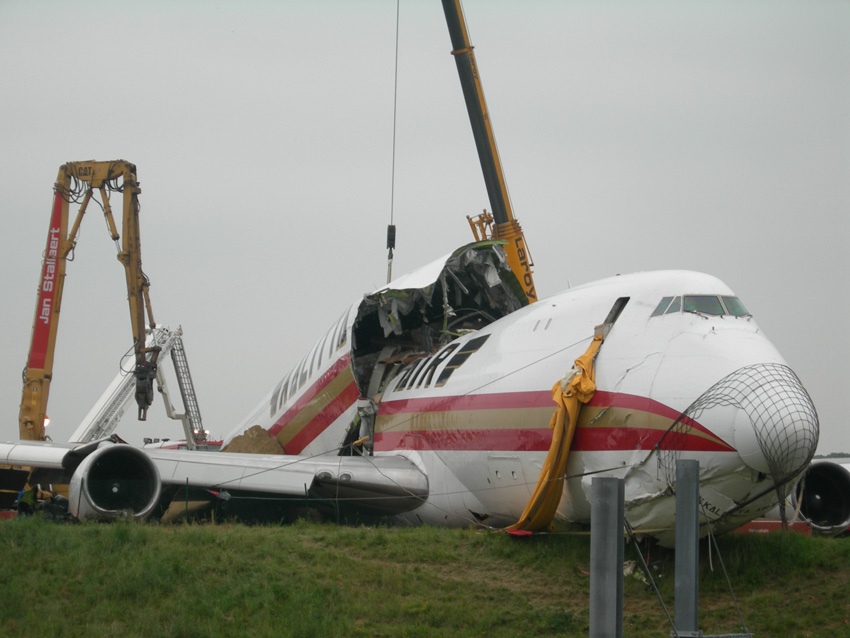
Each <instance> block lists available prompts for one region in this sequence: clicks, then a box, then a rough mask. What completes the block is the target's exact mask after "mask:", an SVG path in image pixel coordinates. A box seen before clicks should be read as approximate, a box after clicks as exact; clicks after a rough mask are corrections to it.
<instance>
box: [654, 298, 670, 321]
mask: <svg viewBox="0 0 850 638" xmlns="http://www.w3.org/2000/svg"><path fill="white" fill-rule="evenodd" d="M671 301H673V297H664V299H662V300H661V303H659V304H658V306H657V307H656V308H655V310H653V311H652V314H651V315H650V317H657V316H658V315H663V314H664V311H665V310H667V306H669V305H670V302H671Z"/></svg>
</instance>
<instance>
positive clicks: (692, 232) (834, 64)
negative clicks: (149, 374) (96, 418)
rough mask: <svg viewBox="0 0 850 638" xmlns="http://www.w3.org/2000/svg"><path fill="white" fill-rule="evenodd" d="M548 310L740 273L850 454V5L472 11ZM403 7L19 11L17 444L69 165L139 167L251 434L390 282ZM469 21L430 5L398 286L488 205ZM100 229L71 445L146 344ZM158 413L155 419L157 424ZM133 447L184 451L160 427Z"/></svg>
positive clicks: (6, 23)
mask: <svg viewBox="0 0 850 638" xmlns="http://www.w3.org/2000/svg"><path fill="white" fill-rule="evenodd" d="M464 7H465V11H466V18H467V22H468V25H469V30H470V36H471V40H472V43H473V44H474V45H475V47H476V48H475V52H476V57H477V60H478V64H479V68H480V70H481V74H482V79H483V83H484V88H485V91H486V96H487V101H488V105H489V108H490V111H491V115H492V119H493V122H494V127H495V132H496V137H497V140H498V143H499V148H500V152H501V155H502V160H503V164H504V167H505V173H506V176H507V180H508V184H509V186H510V189H511V196H512V201H513V206H514V211H515V214H516V216H517V217H518V219H519V220H520V221H521V222H522V224H523V227H524V229H525V233H526V238H527V241H528V244H529V246H530V248H531V251H532V255H533V257H534V260H535V265H536V272H535V277H536V283H537V289H538V291H539V292H540V293H541V295H542V296H547V295H550V294H554V293H556V292H559V291H561V290H563V289H565V288H566V287H568V286H569V285H577V284H579V283H586V282H589V281H592V280H594V279H599V278H602V277H606V276H609V275H613V274H616V273H626V272H633V271H639V270H654V269H666V268H682V269H692V270H698V271H703V272H708V273H711V274H714V275H716V276H718V277H719V278H721V279H722V280H723V281H725V282H726V283H727V284H728V285H729V286H730V287H731V288H732V289H733V290H734V291H735V292H736V293H737V294H738V295H739V296H740V297H741V299H742V300H743V301H744V303H745V304H746V305H747V307H748V308H749V310H750V311H751V312H752V313H753V314H754V315H755V319H756V321H757V322H758V324H759V325H760V326H761V328H762V329H763V330H764V331H765V333H766V334H767V335H768V336H769V337H770V338H771V340H772V341H773V343H774V344H775V345H776V346H777V347H778V349H779V350H780V351H781V352H782V353H783V355H784V357H785V358H786V360H787V361H788V362H789V364H790V365H791V366H792V367H793V368H794V369H795V371H796V372H797V374H798V375H799V376H800V378H801V379H802V381H803V383H804V385H805V386H806V388H807V389H808V390H809V392H810V394H811V395H812V397H813V399H814V401H815V404H816V406H817V409H818V413H819V415H820V420H821V440H820V446H819V452H821V453H828V452H833V451H844V452H848V451H850V428H848V425H847V416H846V415H847V410H846V408H845V406H844V403H843V401H844V399H845V398H846V397H845V396H844V395H845V393H846V392H847V389H848V387H850V372H848V361H850V337H848V325H847V324H848V318H850V303H849V302H848V292H850V291H849V290H848V283H847V281H848V275H850V257H848V254H850V250H848V249H850V214H848V213H850V211H848V204H850V3H847V2H839V1H835V2H830V1H824V2H819V1H812V0H809V1H805V2H782V1H776V0H770V1H737V0H736V1H733V2H722V1H716V0H713V1H711V2H687V1H681V0H680V1H676V2H672V1H671V2H638V1H629V2H625V1H623V2H604V1H598V0H594V1H592V2H591V1H585V2H580V1H561V2H555V1H551V2H533V1H525V0H524V1H523V2H501V1H494V0H466V2H465V3H464ZM395 40H396V3H395V2H394V0H373V1H369V2H365V1H360V2H356V1H348V2H342V1H336V2H335V1H330V0H326V1H317V0H312V1H307V0H304V1H298V2H296V1H290V2H284V1H274V2H271V1H269V2H260V1H252V0H239V1H238V2H235V1H234V2H223V1H219V2H216V1H204V2H201V1H197V2H188V1H184V2H180V1H169V2H122V1H117V0H112V1H110V2H93V1H90V2H85V1H81V0H77V1H75V2H45V1H41V2H40V1H32V0H27V1H21V0H2V1H0V60H2V64H1V65H0V87H2V88H0V100H1V101H0V168H2V170H0V215H2V222H3V227H2V231H0V260H2V261H0V263H2V268H0V300H2V301H0V326H2V332H0V408H2V414H4V415H5V418H4V419H2V421H0V422H2V424H3V425H2V432H3V434H2V435H0V439H3V438H6V439H13V438H17V419H18V405H19V403H20V393H21V381H20V379H21V370H22V368H23V366H24V363H25V361H26V356H27V350H28V346H29V339H30V331H31V327H32V321H33V308H34V304H35V293H36V288H37V283H38V275H39V269H40V264H41V256H42V251H43V250H44V245H45V239H46V231H47V225H48V219H49V212H50V205H51V198H52V186H53V182H54V180H55V179H56V172H57V170H58V168H59V166H60V165H61V164H62V163H64V162H66V161H72V160H87V159H97V160H111V159H119V158H121V159H126V160H129V161H131V162H134V163H135V164H136V165H137V166H138V176H139V179H140V181H141V185H142V195H141V197H140V201H141V205H142V211H141V226H142V247H143V262H144V269H145V271H146V273H147V274H148V276H149V277H150V279H151V282H152V287H151V297H152V302H153V309H154V313H155V317H156V319H157V321H158V322H160V323H163V324H165V325H169V326H172V327H176V326H178V325H182V326H183V329H184V332H185V337H184V342H185V346H186V351H187V354H188V357H189V363H190V365H191V368H192V374H193V378H194V382H195V386H196V389H197V392H198V397H199V400H200V405H201V411H202V414H203V417H204V422H205V424H206V426H207V427H208V428H209V429H210V430H211V432H212V434H213V435H219V436H221V435H223V434H225V433H226V432H228V431H230V430H231V429H232V427H233V426H234V425H235V424H236V423H238V422H239V421H240V420H241V419H242V418H243V417H244V416H246V415H247V413H248V412H249V411H250V410H251V409H252V408H253V407H254V406H255V405H256V403H257V402H258V401H260V400H261V399H262V398H263V396H264V395H265V394H266V393H267V392H268V390H269V389H270V388H271V387H273V386H274V385H275V384H276V382H277V381H278V380H279V379H280V378H281V377H282V376H283V374H284V373H285V372H286V371H288V370H289V369H290V367H291V366H292V365H293V364H294V363H295V362H296V361H297V360H298V359H300V358H301V356H302V355H303V352H304V350H305V347H307V346H308V345H310V344H312V343H313V342H314V341H315V339H317V338H318V337H319V336H320V335H321V334H323V333H324V332H325V330H326V329H327V327H328V326H329V325H330V324H331V322H332V321H334V320H335V319H336V318H337V317H338V316H339V313H340V312H342V311H343V309H344V308H345V307H346V306H347V304H349V303H350V302H352V301H354V300H355V299H357V298H358V297H359V296H361V295H362V294H363V293H365V292H369V291H371V290H374V289H375V288H377V287H379V286H380V285H382V284H383V283H384V280H385V276H386V250H385V228H386V225H387V223H388V222H389V220H390V210H391V208H390V202H391V184H392V152H393V148H392V140H393V76H394V49H395ZM450 50H451V46H450V42H449V36H448V32H447V29H446V26H445V21H444V17H443V12H442V8H441V6H440V3H439V2H438V1H437V0H429V1H427V2H425V1H421V0H417V1H415V2H413V1H410V0H406V1H404V0H403V1H402V2H401V13H400V20H399V61H398V128H397V150H396V178H395V205H394V221H395V223H396V224H397V226H398V243H397V246H398V248H397V252H396V260H395V265H394V272H395V273H397V274H401V273H403V272H405V271H408V270H412V269H414V268H416V267H418V266H420V265H422V264H424V263H426V262H428V261H431V260H433V259H434V258H436V257H439V256H440V255H442V254H445V253H447V252H449V251H451V250H453V249H454V248H455V247H457V246H459V245H462V244H464V243H466V242H468V241H470V240H471V234H470V232H469V229H468V226H467V223H466V220H465V216H466V215H474V214H477V213H478V212H480V211H481V209H483V208H485V207H488V208H489V203H488V201H487V199H486V191H485V188H484V183H483V179H482V178H481V172H480V168H479V165H478V160H477V156H476V154H475V147H474V142H473V138H472V134H471V132H470V128H469V121H468V119H467V115H466V110H465V107H464V104H463V98H462V94H461V89H460V86H459V82H458V78H457V72H456V69H455V63H454V60H453V59H452V56H451V55H450V54H449V52H450ZM125 299H126V292H125V289H124V274H123V269H122V267H121V266H120V264H119V263H118V262H117V261H116V260H115V248H114V246H113V244H112V242H111V241H110V240H109V238H108V236H107V234H106V230H105V227H104V224H103V221H102V219H100V214H99V212H98V211H97V210H96V209H95V210H91V211H90V214H89V215H88V216H87V218H86V219H85V220H84V224H83V228H82V234H81V237H80V241H79V243H78V246H77V250H76V259H75V261H74V262H73V263H70V264H69V267H68V278H67V281H66V286H65V299H64V305H63V312H62V319H61V324H60V328H59V343H58V347H57V351H56V365H55V370H54V382H53V385H52V388H51V395H50V406H49V410H48V412H49V414H50V416H51V419H52V426H51V429H50V430H49V433H50V435H51V436H52V437H53V438H54V439H55V440H58V441H62V440H67V437H68V436H69V435H70V434H71V432H73V430H74V429H75V428H76V425H77V424H78V422H79V421H80V420H81V419H82V418H83V417H84V416H85V414H86V413H87V412H88V410H89V408H90V407H91V405H92V404H93V403H94V402H95V400H96V399H97V398H98V397H99V395H100V393H101V392H102V391H103V389H104V388H105V387H106V385H107V384H108V383H109V381H110V380H111V379H112V378H113V377H114V375H115V374H116V372H117V370H118V365H119V361H120V359H121V357H122V355H123V354H124V353H125V352H126V351H127V350H128V349H129V348H130V346H131V343H132V340H131V335H130V325H129V317H128V310H127V304H126V300H125ZM131 411H132V410H131ZM119 434H121V435H122V436H123V437H125V438H126V439H127V440H129V441H130V442H131V443H136V444H138V443H140V442H141V438H142V437H143V436H171V437H178V436H179V435H180V429H179V427H178V426H177V425H175V424H173V423H171V422H168V421H167V420H166V419H165V418H164V411H163V409H162V406H161V404H159V403H157V404H155V406H154V407H153V408H151V412H150V415H149V421H148V422H147V423H138V422H136V421H133V420H132V419H128V420H125V423H122V425H121V427H120V428H119Z"/></svg>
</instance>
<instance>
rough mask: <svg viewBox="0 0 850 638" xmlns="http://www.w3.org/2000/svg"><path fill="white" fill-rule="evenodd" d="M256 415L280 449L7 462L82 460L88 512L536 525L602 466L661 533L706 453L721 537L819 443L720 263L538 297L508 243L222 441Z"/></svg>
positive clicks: (452, 273) (781, 488)
mask: <svg viewBox="0 0 850 638" xmlns="http://www.w3.org/2000/svg"><path fill="white" fill-rule="evenodd" d="M589 349H590V350H591V351H592V352H591V356H590V357H585V359H586V360H587V359H589V361H590V365H589V366H584V369H582V366H576V362H577V360H578V361H581V359H582V356H583V355H586V354H587V353H588V351H589ZM576 368H578V369H579V370H578V372H576V370H575V369H576ZM571 378H572V379H575V378H585V380H590V381H591V382H592V383H593V384H595V391H593V389H592V388H591V392H590V397H588V398H587V399H586V403H585V404H584V405H583V407H581V409H580V411H578V412H577V418H576V419H575V423H574V424H573V428H572V430H573V433H572V435H570V432H569V431H568V430H569V429H570V428H569V421H570V419H569V418H566V419H563V420H562V421H561V422H559V420H558V418H557V414H558V412H559V405H558V401H560V400H561V398H562V397H563V395H565V394H568V392H566V391H564V390H565V389H566V390H568V389H569V388H570V387H571V386H570V379H571ZM562 380H564V381H563V382H562ZM577 394H578V392H577ZM553 396H554V398H555V400H554V401H553ZM252 425H260V426H262V427H263V428H264V429H266V430H267V431H268V432H269V433H270V434H271V435H272V436H274V437H275V438H276V439H277V440H278V441H279V442H280V444H281V447H282V451H283V452H284V454H283V455H253V454H230V453H227V452H220V453H202V452H190V451H175V450H144V451H143V450H138V449H135V448H132V447H129V446H126V445H115V444H112V443H109V442H104V443H100V444H91V445H89V446H87V448H86V449H83V450H80V449H76V450H75V449H73V445H71V444H66V445H60V444H45V443H40V442H21V443H15V444H11V443H10V444H1V445H0V460H1V461H3V462H5V463H10V464H18V465H20V464H30V465H36V466H39V467H53V468H57V469H64V470H65V471H67V472H71V473H72V475H73V479H72V482H71V488H70V493H69V496H70V499H71V511H72V513H73V514H74V515H76V516H78V517H80V518H87V517H96V518H109V517H111V516H119V515H124V514H126V513H127V512H129V513H130V514H131V515H133V516H136V517H138V518H145V517H147V516H149V515H150V514H152V513H154V512H158V513H160V514H161V513H162V511H163V510H164V506H165V505H167V502H168V501H170V500H171V498H172V497H174V498H175V499H176V500H177V501H178V503H180V502H182V498H183V493H184V490H185V488H186V486H187V485H188V486H189V487H190V488H193V491H194V495H193V498H196V497H198V496H199V495H206V498H207V500H208V501H209V502H211V503H214V504H217V506H218V507H219V509H220V511H221V513H222V514H223V515H225V516H247V517H249V518H253V517H257V516H260V515H265V516H266V517H267V518H284V517H286V516H287V515H288V513H292V512H297V511H301V510H303V508H304V507H305V506H306V507H311V508H316V509H318V510H324V511H327V512H331V513H334V512H340V511H342V512H354V513H359V514H362V515H368V516H384V517H386V516H390V517H392V518H393V519H395V520H397V521H398V522H402V523H413V524H422V523H427V524H435V525H469V524H473V525H483V526H487V527H494V528H503V527H509V526H514V527H516V528H519V529H542V528H545V527H547V526H548V525H549V524H551V523H552V521H553V520H562V521H568V522H578V523H587V522H588V521H589V517H590V502H589V495H590V484H591V479H592V477H594V476H616V477H620V478H623V479H625V498H626V517H627V519H628V520H629V523H630V524H631V526H632V527H633V528H634V529H635V530H636V531H638V532H645V533H647V534H651V535H654V536H657V537H659V538H660V539H661V540H662V541H663V540H665V539H668V536H669V534H670V529H671V527H672V523H673V515H674V505H675V461H676V460H677V459H679V458H687V459H696V460H698V461H699V462H700V498H701V502H702V505H703V515H704V517H705V518H706V519H707V520H708V521H710V522H712V523H713V527H714V529H715V530H717V531H724V530H729V529H732V528H735V527H737V526H739V525H741V524H742V523H744V522H747V521H749V520H751V519H753V518H755V517H757V516H759V515H761V514H763V513H764V512H765V511H767V510H768V509H770V508H771V507H773V506H774V505H775V504H776V502H777V498H778V496H783V497H784V496H785V495H786V494H787V493H788V491H789V490H790V489H791V487H792V486H793V485H794V483H795V482H796V480H797V478H798V477H799V476H800V475H801V473H802V472H803V471H804V470H805V469H806V467H807V466H808V464H809V461H810V460H811V457H812V455H813V454H814V451H815V447H816V445H817V439H818V421H817V414H816V411H815V408H814V406H813V405H812V402H811V400H810V398H809V396H808V394H807V393H806V391H805V389H804V388H803V386H802V384H801V383H800V381H799V379H798V378H797V376H796V375H795V374H794V372H793V371H792V370H791V369H790V368H789V367H788V365H787V364H786V363H785V361H784V360H783V359H782V356H781V355H780V354H779V352H778V351H777V350H776V348H775V347H774V346H773V345H772V344H771V343H770V342H769V341H768V339H767V338H766V337H765V336H764V334H763V333H762V332H761V330H760V329H759V328H758V325H757V324H756V322H755V320H754V319H753V318H752V317H751V316H750V314H749V313H748V312H747V311H746V309H745V307H744V305H743V303H742V302H741V300H739V299H738V298H737V297H736V296H735V295H734V293H733V292H732V291H731V290H730V289H729V288H728V287H727V286H726V285H725V284H723V283H722V282H720V281H719V280H717V279H716V278H714V277H711V276H709V275H704V274H700V273H695V272H686V271H665V272H648V273H637V274H632V275H623V276H617V277H613V278H610V279H606V280H602V281H598V282H594V283H591V284H588V285H585V286H580V287H576V288H573V289H570V290H567V291H566V292H563V293H561V294H559V295H556V296H554V297H551V298H549V299H546V300H544V301H540V302H537V303H534V304H529V303H528V300H527V298H526V296H525V295H524V293H523V292H522V289H521V287H520V284H519V282H518V281H517V279H516V277H515V276H514V275H513V273H512V271H511V270H510V268H509V267H508V266H507V263H506V261H505V257H504V252H503V250H502V247H501V245H500V244H499V243H498V242H479V243H475V244H470V245H468V246H466V247H464V248H462V249H460V250H458V251H457V252H455V253H454V254H452V255H450V256H448V257H447V258H445V259H442V260H438V261H437V262H435V263H434V264H431V265H430V266H427V267H425V268H423V269H421V270H420V271H417V272H416V273H413V274H411V275H408V276H405V277H401V278H399V279H398V280H397V281H396V282H394V283H393V284H392V285H389V286H387V287H385V288H382V289H381V290H378V291H377V292H375V293H373V294H370V295H367V296H366V297H364V298H363V299H361V300H358V301H357V302H355V303H354V304H352V306H351V307H350V308H349V309H348V310H347V311H346V312H345V313H343V314H342V315H341V317H340V318H339V320H338V321H337V322H336V323H335V324H334V325H333V326H332V327H331V328H330V329H329V330H328V331H327V332H326V333H325V334H324V336H322V338H320V339H319V340H318V341H317V342H316V343H315V345H314V346H313V347H312V348H311V349H310V350H309V351H308V352H307V354H306V355H305V356H304V357H303V358H302V359H301V360H300V362H299V363H298V364H297V365H295V367H294V368H293V369H292V370H291V371H290V372H289V373H288V374H286V375H285V376H283V378H282V379H281V381H280V382H279V383H278V384H277V385H276V386H275V387H274V388H273V389H272V390H271V392H270V393H269V394H268V396H267V397H265V398H264V399H263V401H262V402H261V403H260V405H259V406H258V407H257V409H256V411H255V412H254V413H252V414H251V415H250V416H249V417H248V418H247V419H246V420H245V422H244V423H243V424H241V425H240V427H239V428H237V429H236V430H235V431H234V432H233V433H232V435H231V437H228V438H232V436H234V435H236V434H238V433H240V432H242V431H243V430H245V429H247V428H248V427H250V426H252ZM559 428H561V430H559ZM565 428H566V429H565ZM556 438H558V439H560V441H559V442H556V443H557V445H553V441H555V439H556ZM568 438H571V441H570V440H567V439H568ZM87 452H88V454H87ZM553 454H554V455H555V456H561V457H562V459H563V460H562V463H563V465H562V468H561V469H554V468H555V466H552V465H551V464H550V462H549V461H550V460H551V457H552V456H553ZM564 477H565V478H564ZM546 491H550V493H549V494H543V495H542V497H541V496H540V495H539V493H540V492H546ZM547 498H548V499H549V500H550V501H552V499H554V506H552V505H549V506H547V505H546V503H545V501H546V499H547ZM547 507H549V508H550V510H551V511H550V513H549V514H544V515H543V517H542V518H540V516H539V512H540V511H543V510H546V508H547Z"/></svg>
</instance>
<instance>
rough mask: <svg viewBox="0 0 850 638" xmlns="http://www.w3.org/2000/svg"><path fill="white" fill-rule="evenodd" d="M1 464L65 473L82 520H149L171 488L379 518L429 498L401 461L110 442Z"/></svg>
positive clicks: (3, 455) (28, 450)
mask: <svg viewBox="0 0 850 638" xmlns="http://www.w3.org/2000/svg"><path fill="white" fill-rule="evenodd" d="M0 464H3V465H11V466H28V467H33V468H43V469H47V470H61V471H62V472H64V474H65V477H66V480H67V482H68V484H69V490H68V496H69V501H70V508H69V509H70V512H71V513H72V514H73V515H74V516H76V517H78V518H80V519H85V518H97V519H109V518H114V517H116V516H121V515H123V516H126V515H128V514H129V515H131V516H133V517H135V518H147V516H149V515H150V514H151V513H152V512H153V511H154V510H155V509H157V507H158V506H159V507H161V506H162V504H161V503H160V500H161V498H163V497H164V496H165V495H168V494H170V493H173V492H174V490H173V489H171V488H175V487H185V488H186V489H187V490H188V489H189V488H192V489H202V490H206V491H208V492H209V493H211V494H214V495H215V496H217V497H220V498H224V499H228V498H231V497H239V496H242V497H250V498H254V499H257V498H260V499H262V498H265V499H291V500H292V502H300V504H302V505H303V502H304V501H307V502H312V503H314V504H315V503H317V502H325V503H328V502H330V503H331V504H332V505H333V506H334V507H340V506H342V507H345V508H346V509H348V510H356V511H362V512H363V513H367V514H379V515H388V514H397V513H401V512H406V511H409V510H411V509H414V508H416V507H418V506H419V505H421V504H422V503H423V502H424V501H425V499H427V497H428V478H427V476H426V475H425V474H424V473H423V472H422V471H421V470H420V469H419V468H418V467H417V466H416V465H415V464H414V463H413V462H412V461H410V460H409V459H407V458H405V457H402V456H374V457H364V456H314V457H301V456H286V455H261V454H230V453H227V452H195V451H180V450H160V449H157V450H141V449H139V448H134V447H132V446H129V445H123V444H117V443H115V442H113V441H111V440H105V441H98V442H94V443H89V444H86V445H74V444H57V443H44V442H36V441H18V442H7V443H0ZM53 480H54V482H58V480H56V479H55V478H54V479H53Z"/></svg>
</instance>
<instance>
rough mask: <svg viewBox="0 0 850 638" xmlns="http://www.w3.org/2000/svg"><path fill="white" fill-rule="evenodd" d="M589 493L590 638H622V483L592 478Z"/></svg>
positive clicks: (618, 480)
mask: <svg viewBox="0 0 850 638" xmlns="http://www.w3.org/2000/svg"><path fill="white" fill-rule="evenodd" d="M590 490H591V501H592V502H591V508H590V522H591V527H590V638H622V637H623V558H624V554H623V552H624V538H623V514H624V493H625V488H624V483H623V480H622V479H617V478H607V477H595V478H594V479H593V480H592V481H591V487H590Z"/></svg>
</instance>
